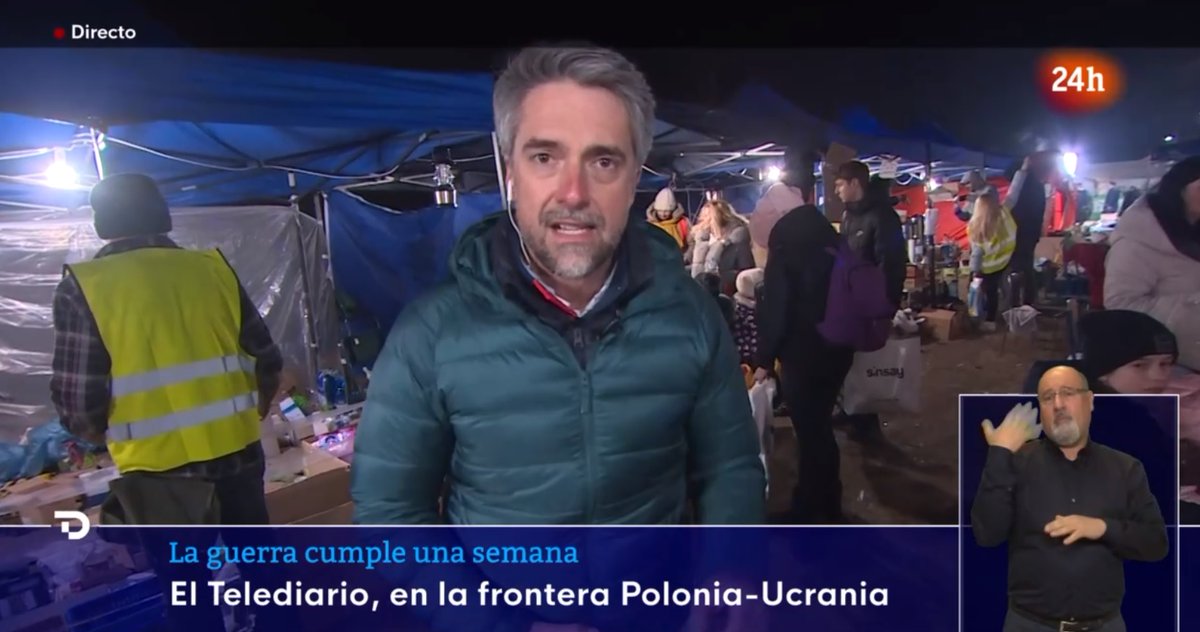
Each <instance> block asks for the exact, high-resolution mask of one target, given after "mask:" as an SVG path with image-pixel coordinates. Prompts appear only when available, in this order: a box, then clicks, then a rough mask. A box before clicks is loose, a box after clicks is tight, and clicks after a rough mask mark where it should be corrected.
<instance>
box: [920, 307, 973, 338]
mask: <svg viewBox="0 0 1200 632" xmlns="http://www.w3.org/2000/svg"><path fill="white" fill-rule="evenodd" d="M920 315H921V317H922V318H924V319H925V322H924V323H922V325H921V328H922V331H924V332H927V333H928V334H929V336H930V337H931V338H933V339H934V340H937V341H938V342H949V341H951V340H958V339H959V338H962V337H963V336H964V335H965V334H966V332H967V314H966V312H963V311H958V310H948V309H935V310H930V311H927V312H921V314H920Z"/></svg>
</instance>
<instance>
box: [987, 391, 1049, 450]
mask: <svg viewBox="0 0 1200 632" xmlns="http://www.w3.org/2000/svg"><path fill="white" fill-rule="evenodd" d="M1037 417H1038V411H1037V409H1036V408H1034V407H1033V404H1031V403H1028V402H1026V403H1024V404H1017V405H1016V406H1013V409H1012V410H1010V411H1008V415H1006V416H1005V417H1004V421H1003V422H1001V424H1000V427H999V428H996V427H994V426H993V425H992V420H990V419H984V420H983V438H984V439H986V440H987V442H988V445H992V446H997V447H1001V448H1006V449H1008V451H1010V452H1013V453H1015V452H1016V451H1017V450H1020V449H1021V446H1023V445H1025V442H1026V441H1032V440H1034V439H1036V438H1038V436H1040V435H1041V434H1042V425H1041V424H1039V423H1038V422H1037Z"/></svg>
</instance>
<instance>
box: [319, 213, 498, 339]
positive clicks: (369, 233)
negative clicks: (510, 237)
mask: <svg viewBox="0 0 1200 632" xmlns="http://www.w3.org/2000/svg"><path fill="white" fill-rule="evenodd" d="M327 204H328V205H329V210H330V212H329V213H328V214H327V216H326V221H327V222H328V231H329V256H330V258H331V260H332V261H333V274H334V284H335V286H336V287H337V288H338V290H340V291H342V292H345V293H346V294H347V295H349V296H352V297H354V300H355V301H356V302H357V303H358V304H359V305H361V306H362V307H363V308H365V309H366V310H367V311H368V312H370V314H371V315H372V316H374V318H375V320H376V321H377V322H378V323H379V325H380V327H381V328H382V330H383V331H387V330H388V329H389V328H390V327H391V324H392V321H394V320H395V319H396V316H398V315H399V314H400V311H401V310H402V309H403V308H404V306H406V305H408V303H410V302H412V300H413V299H415V298H417V297H418V296H420V295H421V294H422V293H423V292H425V291H426V290H428V289H430V288H431V287H433V286H434V285H436V284H437V283H439V282H440V281H442V280H443V279H445V278H446V271H447V268H448V264H449V260H450V251H451V249H452V248H453V246H454V241H455V240H456V239H457V238H458V236H459V235H461V234H462V232H463V231H464V230H465V229H466V228H467V227H468V226H470V225H471V224H474V223H475V222H476V221H478V220H480V219H481V218H483V217H484V216H487V215H490V214H492V213H495V212H497V211H499V210H500V209H502V208H503V203H502V202H501V200H500V195H499V194H471V195H460V196H459V197H458V206H457V207H456V208H449V209H444V208H438V207H430V208H425V209H421V210H419V211H409V212H397V211H395V210H392V209H388V208H384V207H381V206H377V205H375V204H371V203H370V202H368V201H366V200H364V199H362V198H361V197H359V196H356V195H354V194H353V193H352V192H346V191H334V192H331V193H330V194H329V196H328V199H327Z"/></svg>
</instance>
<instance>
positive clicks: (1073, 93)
mask: <svg viewBox="0 0 1200 632" xmlns="http://www.w3.org/2000/svg"><path fill="white" fill-rule="evenodd" d="M1037 82H1038V86H1039V87H1040V88H1041V91H1042V96H1044V97H1045V99H1046V101H1047V103H1049V105H1050V107H1051V108H1052V109H1054V110H1055V111H1057V112H1060V113H1062V114H1091V113H1094V112H1099V111H1100V110H1103V109H1105V108H1107V107H1109V106H1111V105H1112V104H1113V103H1115V102H1116V101H1117V99H1118V98H1120V97H1121V94H1122V92H1123V91H1124V89H1125V76H1124V73H1123V72H1122V70H1121V66H1120V64H1118V63H1117V61H1116V60H1115V59H1113V58H1112V57H1109V56H1108V55H1105V54H1104V53H1101V52H1098V51H1087V50H1055V51H1050V52H1049V53H1046V54H1045V55H1043V56H1042V59H1041V61H1040V62H1039V63H1038V65H1037Z"/></svg>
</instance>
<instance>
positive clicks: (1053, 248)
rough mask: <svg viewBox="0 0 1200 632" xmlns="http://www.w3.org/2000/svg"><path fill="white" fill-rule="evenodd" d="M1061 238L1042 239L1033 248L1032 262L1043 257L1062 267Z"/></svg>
mask: <svg viewBox="0 0 1200 632" xmlns="http://www.w3.org/2000/svg"><path fill="white" fill-rule="evenodd" d="M1062 242H1063V238H1062V237H1042V238H1041V239H1040V240H1038V243H1037V245H1036V246H1034V247H1033V260H1034V261H1035V262H1036V261H1038V260H1040V259H1042V258H1043V257H1044V258H1046V259H1049V260H1050V261H1053V262H1054V263H1056V264H1058V265H1062Z"/></svg>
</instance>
